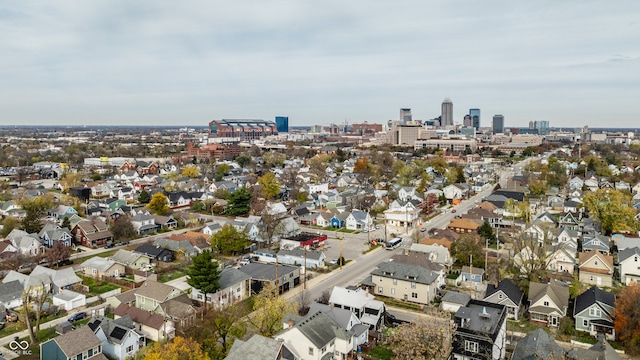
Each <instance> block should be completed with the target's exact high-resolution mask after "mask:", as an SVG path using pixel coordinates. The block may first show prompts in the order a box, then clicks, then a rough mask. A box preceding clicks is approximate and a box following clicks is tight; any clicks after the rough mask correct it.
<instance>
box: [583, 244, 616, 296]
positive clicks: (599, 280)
mask: <svg viewBox="0 0 640 360" xmlns="http://www.w3.org/2000/svg"><path fill="white" fill-rule="evenodd" d="M578 262H579V265H578V267H579V271H580V277H579V280H580V282H582V283H584V284H590V285H597V286H607V287H611V286H612V284H613V270H614V267H613V256H611V255H604V254H603V253H601V252H600V251H596V250H589V251H585V252H581V253H580V255H579V259H578Z"/></svg>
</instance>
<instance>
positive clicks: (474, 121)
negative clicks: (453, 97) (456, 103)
mask: <svg viewBox="0 0 640 360" xmlns="http://www.w3.org/2000/svg"><path fill="white" fill-rule="evenodd" d="M469 116H471V126H473V127H474V128H476V130H478V129H479V128H480V109H469Z"/></svg>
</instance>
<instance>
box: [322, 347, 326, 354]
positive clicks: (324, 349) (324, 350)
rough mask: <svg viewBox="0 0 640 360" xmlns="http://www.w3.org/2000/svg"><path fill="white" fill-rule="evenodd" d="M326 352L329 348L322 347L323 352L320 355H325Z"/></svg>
mask: <svg viewBox="0 0 640 360" xmlns="http://www.w3.org/2000/svg"><path fill="white" fill-rule="evenodd" d="M326 351H327V347H326V346H323V347H322V350H321V351H320V353H321V354H324V353H325V352H326Z"/></svg>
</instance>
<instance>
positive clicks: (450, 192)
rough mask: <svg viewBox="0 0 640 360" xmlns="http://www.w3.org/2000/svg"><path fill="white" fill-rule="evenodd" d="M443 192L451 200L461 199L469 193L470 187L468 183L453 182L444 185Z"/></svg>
mask: <svg viewBox="0 0 640 360" xmlns="http://www.w3.org/2000/svg"><path fill="white" fill-rule="evenodd" d="M442 192H443V193H444V196H445V197H446V198H447V200H449V201H450V202H451V201H455V200H457V201H459V200H461V199H462V198H463V197H464V196H466V195H467V194H468V193H469V187H468V185H467V184H451V185H447V186H445V187H443V188H442Z"/></svg>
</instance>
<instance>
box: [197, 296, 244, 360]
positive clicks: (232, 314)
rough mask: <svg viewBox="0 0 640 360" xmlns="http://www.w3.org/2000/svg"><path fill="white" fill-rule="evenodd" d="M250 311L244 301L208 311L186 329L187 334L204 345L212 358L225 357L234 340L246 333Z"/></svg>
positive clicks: (216, 359)
mask: <svg viewBox="0 0 640 360" xmlns="http://www.w3.org/2000/svg"><path fill="white" fill-rule="evenodd" d="M248 313H249V311H248V309H247V306H246V305H245V304H244V303H235V304H232V305H230V306H228V307H225V309H224V310H212V311H208V312H207V313H205V314H203V316H202V317H201V318H198V319H196V321H195V323H194V324H193V325H192V326H189V327H188V328H187V329H186V330H185V335H187V336H188V337H190V338H192V339H194V340H195V341H197V342H198V343H199V344H200V345H202V348H203V350H204V351H206V352H207V353H208V354H209V357H210V358H211V359H214V360H218V359H220V360H221V359H224V358H225V357H226V356H227V354H228V352H229V350H230V349H231V346H232V345H233V343H234V341H235V340H236V339H242V338H243V337H244V335H245V334H246V332H247V323H246V321H245V316H246V315H247V314H248Z"/></svg>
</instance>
